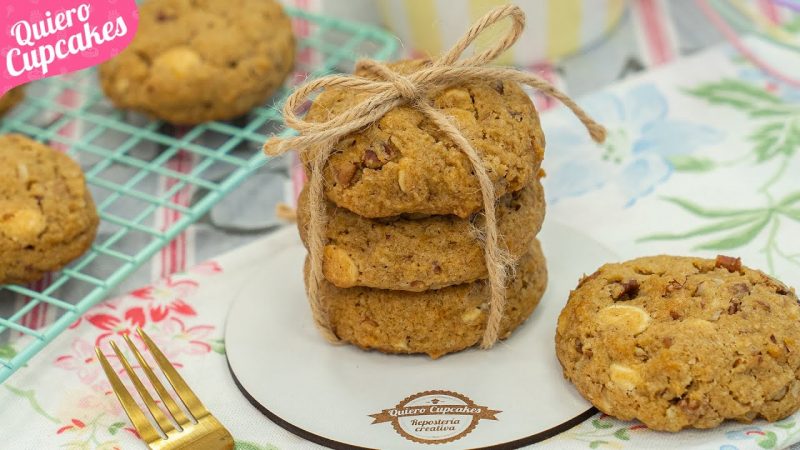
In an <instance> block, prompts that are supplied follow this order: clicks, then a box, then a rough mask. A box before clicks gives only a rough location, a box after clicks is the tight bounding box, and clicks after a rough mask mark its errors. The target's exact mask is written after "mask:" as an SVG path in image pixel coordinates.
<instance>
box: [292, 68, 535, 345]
mask: <svg viewBox="0 0 800 450" xmlns="http://www.w3.org/2000/svg"><path fill="white" fill-rule="evenodd" d="M423 64H426V62H422V61H413V62H403V63H398V64H394V65H391V66H390V67H392V69H393V70H396V71H398V72H400V73H408V72H410V71H412V70H415V69H416V68H418V67H420V65H423ZM356 75H359V76H365V77H369V76H370V74H369V73H366V72H364V73H359V71H357V72H356ZM364 95H365V94H357V93H354V92H352V91H347V90H341V89H328V90H326V91H325V92H323V93H322V94H320V96H319V97H318V98H317V99H316V100H315V102H314V104H313V105H312V107H311V109H310V111H309V113H308V115H307V120H309V121H314V122H323V121H326V120H328V119H330V118H331V117H333V116H335V115H337V114H340V113H342V112H343V111H345V110H347V109H348V108H352V107H353V106H355V105H357V104H358V103H359V102H361V101H362V100H363V99H364V98H365V97H364ZM430 100H431V103H432V104H433V105H434V106H435V107H436V108H438V109H440V110H442V111H443V112H444V113H445V114H447V115H448V116H449V117H451V118H452V119H453V120H454V121H455V122H456V123H457V125H458V127H459V129H460V130H461V132H462V134H463V135H464V136H465V137H466V138H467V139H468V140H469V142H470V143H471V145H472V146H473V148H475V149H476V150H477V152H478V153H479V154H480V156H481V158H482V159H483V163H484V165H485V167H486V169H487V172H488V174H489V177H490V178H491V181H492V183H493V184H494V188H495V191H496V195H497V205H496V211H497V214H496V217H497V223H498V231H499V233H500V242H499V243H500V248H501V249H502V250H503V251H505V252H507V253H508V255H509V256H510V257H511V258H512V259H513V260H514V261H516V263H515V265H514V268H515V270H514V271H513V273H512V275H511V276H510V277H509V278H508V282H507V291H506V299H507V303H506V308H505V314H504V317H503V320H502V326H501V327H502V329H501V332H500V337H501V338H505V337H507V336H508V335H509V334H510V333H511V332H512V331H513V330H514V329H515V328H516V327H517V326H519V325H520V324H521V323H522V322H524V321H525V319H526V318H527V317H528V316H529V315H530V314H531V312H532V311H533V309H534V308H535V307H536V305H537V304H538V302H539V300H540V298H541V296H542V293H543V292H544V289H545V286H546V283H547V271H546V267H545V260H544V256H543V255H542V251H541V248H540V246H539V242H538V241H537V240H536V235H537V233H538V232H539V229H540V228H541V225H542V222H543V220H544V212H545V204H544V195H543V191H542V185H541V184H540V181H539V178H540V176H541V171H540V169H539V167H540V164H541V161H542V158H543V155H544V138H543V135H542V132H541V128H540V125H539V120H538V116H537V114H536V110H535V109H534V106H533V104H532V103H531V101H530V99H529V98H528V96H527V95H526V94H525V93H524V92H523V91H522V89H521V88H520V87H519V86H518V85H516V84H515V83H510V82H505V83H504V82H465V83H463V84H461V85H456V86H453V87H451V88H448V89H446V90H443V91H440V92H439V93H437V94H436V95H435V96H434V97H432V98H431V99H430ZM334 148H335V150H334V154H333V155H332V156H331V157H330V158H329V159H328V162H327V165H326V166H325V168H324V170H323V174H322V175H323V177H324V193H325V198H326V202H327V205H326V214H327V223H326V227H325V231H324V237H325V239H326V245H325V248H324V253H323V260H322V266H323V274H324V277H325V280H324V281H323V282H322V286H321V290H320V291H321V298H320V301H321V302H322V304H323V306H324V307H325V309H327V311H328V315H329V319H330V324H331V329H332V331H333V332H334V333H335V334H336V335H337V336H338V337H339V338H341V339H342V340H344V341H347V342H350V343H352V344H354V345H357V346H359V347H361V348H364V349H377V350H380V351H383V352H388V353H426V354H428V355H430V356H431V357H432V358H438V357H440V356H442V355H444V354H446V353H450V352H455V351H459V350H462V349H465V348H468V347H471V346H473V345H475V344H476V343H478V342H479V341H480V339H481V337H482V335H483V333H484V330H485V328H486V322H487V317H488V306H489V298H490V289H489V283H488V282H487V280H486V279H487V277H488V273H487V269H486V263H485V256H484V248H483V244H482V230H483V227H484V221H485V218H484V216H483V211H482V209H483V204H482V200H481V189H480V185H479V182H478V179H477V178H476V176H475V174H474V172H473V168H472V165H471V164H470V162H469V160H468V159H467V157H466V156H465V155H464V154H463V153H462V151H461V150H459V148H458V147H457V146H456V144H455V143H454V142H452V140H451V139H450V138H448V137H447V136H446V135H445V133H444V132H442V131H441V130H439V129H438V128H437V127H436V126H435V125H434V124H432V123H431V122H430V121H429V120H428V119H426V118H425V117H424V116H423V114H422V113H420V112H419V111H418V110H416V109H413V108H412V107H410V106H401V107H397V108H395V109H393V110H391V111H390V112H389V113H387V114H386V115H385V116H384V117H383V118H381V119H380V120H379V121H378V122H377V123H376V124H375V125H374V126H371V127H368V128H366V129H363V130H360V131H357V132H355V133H352V134H350V135H348V136H347V137H345V138H343V139H341V140H340V141H339V142H338V143H337V144H336V145H335V146H334ZM310 153H311V154H313V153H314V151H313V149H312V152H310ZM306 163H307V164H308V163H309V161H306ZM308 206H309V199H308V194H307V193H306V192H303V194H301V197H300V201H299V207H298V225H299V228H300V234H301V237H302V238H303V240H304V242H306V241H307V237H308V236H307V234H308V230H307V228H308V223H309V217H308V211H309V208H308Z"/></svg>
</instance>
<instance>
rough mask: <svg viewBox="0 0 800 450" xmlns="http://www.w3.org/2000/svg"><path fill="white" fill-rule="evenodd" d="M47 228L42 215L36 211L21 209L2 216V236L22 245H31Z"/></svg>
mask: <svg viewBox="0 0 800 450" xmlns="http://www.w3.org/2000/svg"><path fill="white" fill-rule="evenodd" d="M46 227H47V221H46V220H45V218H44V216H43V215H42V213H40V212H39V211H37V210H35V209H20V210H18V211H14V212H12V213H10V214H5V215H3V216H0V234H4V235H6V236H8V238H9V239H11V240H12V241H15V242H19V243H21V244H30V243H32V242H33V241H35V240H36V238H37V237H38V236H39V235H40V234H41V233H42V232H43V231H44V229H45V228H46Z"/></svg>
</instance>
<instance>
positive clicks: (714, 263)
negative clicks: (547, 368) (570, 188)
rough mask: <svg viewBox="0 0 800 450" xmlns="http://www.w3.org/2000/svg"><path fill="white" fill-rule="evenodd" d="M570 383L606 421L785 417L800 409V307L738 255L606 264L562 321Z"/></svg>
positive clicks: (702, 422) (705, 422) (667, 427)
mask: <svg viewBox="0 0 800 450" xmlns="http://www.w3.org/2000/svg"><path fill="white" fill-rule="evenodd" d="M556 354H557V355H558V359H559V361H561V365H562V366H563V368H564V375H565V376H566V378H567V379H569V380H570V381H572V383H574V384H575V386H576V387H577V388H578V391H579V392H580V393H581V394H582V395H583V396H584V397H585V398H586V399H587V400H589V401H590V402H592V403H593V404H594V405H595V406H596V407H597V408H598V409H600V410H601V411H603V412H604V413H606V414H608V415H611V416H614V417H617V418H619V419H622V420H632V419H638V420H640V421H642V422H643V423H644V424H645V425H647V426H648V427H649V428H651V429H654V430H663V431H678V430H680V429H683V428H711V427H714V426H717V425H719V424H720V423H721V422H722V421H723V420H726V419H734V420H738V421H742V422H750V421H752V420H754V419H756V418H758V417H763V418H765V419H767V420H771V421H773V420H778V419H782V418H784V417H786V416H788V415H790V414H792V413H793V412H795V411H797V409H798V407H800V305H798V299H797V295H796V294H795V292H794V290H793V289H790V288H788V287H786V286H785V285H784V284H783V283H781V282H779V281H777V280H775V279H773V278H771V277H769V276H767V275H765V274H764V273H762V272H759V271H757V270H752V269H749V268H747V267H745V266H743V265H742V264H741V260H739V259H738V258H730V257H725V256H719V257H717V259H716V260H713V259H701V258H689V257H678V256H654V257H646V258H639V259H634V260H632V261H627V262H623V263H618V264H606V265H604V266H603V267H601V268H600V269H599V270H598V271H597V272H595V273H593V274H592V275H590V276H588V277H585V278H584V279H583V280H581V282H580V283H579V284H578V287H577V288H576V289H575V290H574V291H573V292H572V293H571V294H570V297H569V301H568V302H567V305H566V307H565V308H564V310H563V311H562V312H561V316H560V317H559V319H558V328H557V334H556Z"/></svg>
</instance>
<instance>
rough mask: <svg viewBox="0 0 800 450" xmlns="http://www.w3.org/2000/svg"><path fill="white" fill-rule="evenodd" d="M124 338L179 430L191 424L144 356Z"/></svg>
mask: <svg viewBox="0 0 800 450" xmlns="http://www.w3.org/2000/svg"><path fill="white" fill-rule="evenodd" d="M122 337H123V338H125V342H127V344H128V347H130V349H131V351H132V352H133V354H134V355H135V356H136V359H137V360H138V361H139V365H140V366H142V369H143V370H144V373H145V375H147V379H148V380H150V384H152V385H153V387H154V388H155V390H156V392H157V393H158V396H159V397H160V398H161V401H162V402H164V404H165V405H166V406H167V409H168V410H169V412H170V414H172V417H174V418H175V420H176V421H177V422H178V424H180V426H181V428H186V425H188V424H189V423H191V422H190V421H189V419H188V418H187V417H186V415H185V414H184V413H183V411H182V410H181V409H180V407H178V404H177V403H175V400H173V399H172V396H170V395H169V392H167V390H166V389H165V388H164V385H163V384H162V383H161V380H159V379H158V377H157V376H156V374H155V373H153V369H152V368H151V367H150V364H149V363H148V362H147V361H146V360H145V359H144V356H142V354H141V353H140V352H139V349H138V348H136V346H135V345H134V344H133V341H132V340H131V338H130V336H128V335H127V334H126V335H124V336H122Z"/></svg>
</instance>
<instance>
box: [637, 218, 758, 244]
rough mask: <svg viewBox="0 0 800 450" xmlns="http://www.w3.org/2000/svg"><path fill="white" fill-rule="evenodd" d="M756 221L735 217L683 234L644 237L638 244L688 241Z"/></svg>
mask: <svg viewBox="0 0 800 450" xmlns="http://www.w3.org/2000/svg"><path fill="white" fill-rule="evenodd" d="M756 219H758V216H753V215H750V216H744V217H735V218H733V219H729V220H721V221H718V222H715V223H712V224H710V225H705V226H702V227H699V228H694V229H692V230H689V231H686V232H683V233H662V234H652V235H650V236H645V237H643V238H640V239H639V240H638V241H639V242H645V241H675V240H681V239H688V238H693V237H696V236H703V235H706V234H712V233H717V232H719V231H725V230H730V229H733V228H738V227H741V226H744V225H747V224H749V223H752V222H753V221H755V220H756Z"/></svg>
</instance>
